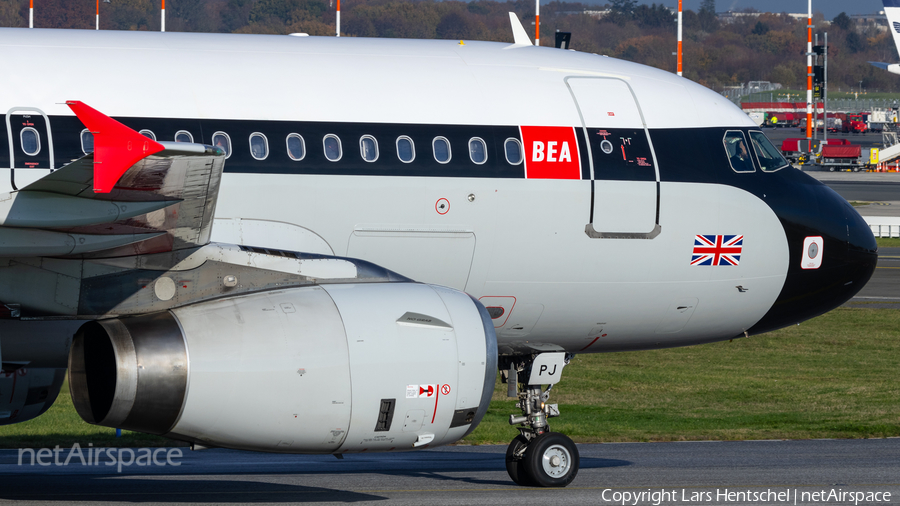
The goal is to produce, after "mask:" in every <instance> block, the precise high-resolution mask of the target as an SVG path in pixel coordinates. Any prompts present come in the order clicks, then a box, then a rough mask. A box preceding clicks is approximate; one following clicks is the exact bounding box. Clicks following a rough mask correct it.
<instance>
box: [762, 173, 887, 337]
mask: <svg viewBox="0 0 900 506" xmlns="http://www.w3.org/2000/svg"><path fill="white" fill-rule="evenodd" d="M805 193H806V194H805V195H802V196H800V197H799V198H796V199H795V200H794V201H793V204H791V205H789V206H785V208H782V209H781V210H779V209H776V213H777V214H778V215H779V218H781V222H782V224H783V225H784V228H785V233H786V236H787V243H788V249H789V258H790V260H789V261H790V264H789V266H788V273H787V277H786V279H785V283H784V287H783V288H782V291H781V294H780V295H779V296H778V299H777V300H776V302H775V304H774V305H773V306H772V308H771V309H770V310H769V312H768V313H766V315H765V316H764V317H763V318H762V320H760V321H759V322H758V323H757V324H756V325H754V326H753V328H751V329H750V330H749V331H748V332H749V333H751V334H753V333H762V332H768V331H770V330H775V329H778V328H781V327H785V326H788V325H793V324H795V323H798V322H801V321H803V320H807V319H809V318H813V317H815V316H818V315H820V314H823V313H826V312H828V311H830V310H832V309H834V308H836V307H838V306H840V305H841V304H843V303H845V302H846V301H847V300H849V299H850V298H851V297H853V296H854V295H856V293H857V292H859V291H860V290H861V289H862V287H863V286H865V284H866V282H868V281H869V278H870V277H872V273H873V272H874V271H875V264H876V263H877V261H878V245H877V243H876V242H875V236H874V235H873V234H872V231H871V229H870V228H869V226H868V225H867V224H866V222H865V220H863V219H862V217H861V216H860V215H859V213H858V212H856V210H855V209H853V207H852V206H851V205H850V204H849V203H848V202H847V201H846V200H844V199H843V198H842V197H841V196H840V195H838V194H837V193H835V192H834V190H832V189H831V188H828V187H827V186H825V185H821V184H816V185H809V186H806V188H805Z"/></svg>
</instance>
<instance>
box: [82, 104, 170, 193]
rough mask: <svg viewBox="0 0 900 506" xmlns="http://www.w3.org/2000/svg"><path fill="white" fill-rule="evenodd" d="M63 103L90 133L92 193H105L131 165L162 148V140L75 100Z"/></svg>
mask: <svg viewBox="0 0 900 506" xmlns="http://www.w3.org/2000/svg"><path fill="white" fill-rule="evenodd" d="M66 105H68V106H69V108H70V109H72V112H74V113H75V115H76V116H78V119H80V120H81V122H82V123H84V126H86V127H87V129H88V130H90V131H91V133H93V134H94V193H109V192H111V191H112V189H113V187H115V186H116V183H118V182H119V179H120V178H121V177H122V175H123V174H125V172H126V171H127V170H128V169H130V168H131V166H132V165H134V164H136V163H137V162H139V161H141V160H142V159H144V158H146V157H148V156H150V155H152V154H154V153H159V152H160V151H162V150H163V149H165V148H163V146H162V144H160V143H158V142H156V141H154V140H153V139H150V138H148V137H144V136H143V135H141V134H139V133H138V132H135V131H134V130H132V129H130V128H128V127H127V126H125V125H123V124H122V123H119V122H118V121H116V120H114V119H112V118H110V117H109V116H107V115H105V114H103V113H102V112H100V111H98V110H96V109H94V108H92V107H91V106H89V105H87V104H85V103H84V102H80V101H78V100H67V101H66Z"/></svg>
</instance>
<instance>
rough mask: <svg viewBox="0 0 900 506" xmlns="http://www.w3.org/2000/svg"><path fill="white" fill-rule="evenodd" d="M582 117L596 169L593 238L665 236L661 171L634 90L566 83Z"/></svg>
mask: <svg viewBox="0 0 900 506" xmlns="http://www.w3.org/2000/svg"><path fill="white" fill-rule="evenodd" d="M566 84H567V86H568V87H569V90H570V91H571V93H572V98H573V99H574V100H575V105H576V107H577V108H578V113H579V115H580V117H581V126H582V130H583V133H584V137H585V141H586V144H587V146H588V154H589V157H590V164H591V178H592V185H591V186H592V189H591V213H590V219H591V221H590V223H589V224H588V225H587V227H586V228H585V232H586V233H587V234H588V236H590V237H592V238H614V239H652V238H654V237H656V236H657V235H659V232H660V226H659V171H658V170H657V164H656V155H655V154H654V153H653V145H652V143H651V141H650V135H649V132H648V131H647V126H646V122H645V121H644V116H643V113H642V112H641V109H640V104H639V103H638V101H637V98H636V97H635V95H634V93H633V92H632V90H631V87H630V86H629V85H628V83H627V82H626V81H624V80H622V79H619V78H613V77H577V76H570V77H567V78H566Z"/></svg>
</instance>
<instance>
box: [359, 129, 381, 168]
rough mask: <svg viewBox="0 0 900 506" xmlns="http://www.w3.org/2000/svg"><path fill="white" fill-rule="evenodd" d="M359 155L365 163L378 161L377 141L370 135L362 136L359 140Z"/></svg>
mask: <svg viewBox="0 0 900 506" xmlns="http://www.w3.org/2000/svg"><path fill="white" fill-rule="evenodd" d="M359 154H360V156H362V159H363V160H365V161H367V162H374V161H375V160H378V141H376V140H375V137H372V136H371V135H363V136H362V137H360V138H359Z"/></svg>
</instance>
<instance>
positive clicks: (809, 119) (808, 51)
mask: <svg viewBox="0 0 900 506" xmlns="http://www.w3.org/2000/svg"><path fill="white" fill-rule="evenodd" d="M807 6H808V10H807V22H806V140H807V141H809V140H812V81H813V69H812V54H813V52H812V29H813V24H812V0H807Z"/></svg>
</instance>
